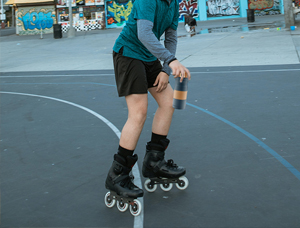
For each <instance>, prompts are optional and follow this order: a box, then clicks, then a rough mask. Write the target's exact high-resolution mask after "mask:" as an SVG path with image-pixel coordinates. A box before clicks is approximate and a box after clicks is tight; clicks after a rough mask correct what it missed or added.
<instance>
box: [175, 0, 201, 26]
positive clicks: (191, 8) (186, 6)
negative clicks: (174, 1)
mask: <svg viewBox="0 0 300 228" xmlns="http://www.w3.org/2000/svg"><path fill="white" fill-rule="evenodd" d="M198 12H199V11H198V0H179V21H184V16H185V15H190V16H192V17H194V18H195V17H198V16H199V13H198Z"/></svg>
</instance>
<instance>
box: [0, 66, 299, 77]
mask: <svg viewBox="0 0 300 228" xmlns="http://www.w3.org/2000/svg"><path fill="white" fill-rule="evenodd" d="M299 67H300V66H299ZM208 68H209V67H208ZM289 71H300V68H299V69H274V70H272V69H271V70H232V71H230V70H229V71H191V73H193V74H215V73H219V74H226V73H262V72H289ZM4 73H5V72H4ZM106 76H114V74H101V73H99V74H80V75H78V74H70V75H64V74H61V75H9V76H0V78H40V77H42V78H47V77H106Z"/></svg>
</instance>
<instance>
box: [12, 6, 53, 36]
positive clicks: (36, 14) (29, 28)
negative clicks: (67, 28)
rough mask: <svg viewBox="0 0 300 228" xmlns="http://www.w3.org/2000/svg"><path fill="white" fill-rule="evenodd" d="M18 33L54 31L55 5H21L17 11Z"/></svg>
mask: <svg viewBox="0 0 300 228" xmlns="http://www.w3.org/2000/svg"><path fill="white" fill-rule="evenodd" d="M16 19H17V31H16V32H17V34H19V35H29V34H39V33H41V30H42V31H43V33H52V32H53V29H52V26H53V24H54V23H55V10H54V7H53V6H40V7H19V8H18V11H17V13H16Z"/></svg>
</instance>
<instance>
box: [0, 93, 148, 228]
mask: <svg viewBox="0 0 300 228" xmlns="http://www.w3.org/2000/svg"><path fill="white" fill-rule="evenodd" d="M0 93H4V94H12V95H23V96H31V97H39V98H45V99H49V100H54V101H58V102H62V103H65V104H68V105H72V106H74V107H77V108H80V109H82V110H84V111H86V112H88V113H90V114H92V115H94V116H96V117H97V118H98V119H100V120H102V121H103V122H104V123H105V124H106V125H107V126H108V127H109V128H110V129H111V130H112V131H113V132H114V133H115V134H116V135H117V137H118V138H119V139H120V136H121V132H120V131H119V129H118V128H117V127H116V126H115V125H113V124H112V123H111V122H110V121H109V120H108V119H106V118H105V117H103V116H101V115H100V114H98V113H97V112H94V111H93V110H91V109H88V108H86V107H84V106H81V105H79V104H75V103H73V102H70V101H66V100H62V99H58V98H54V97H48V96H42V95H37V94H29V93H15V92H3V91H0ZM132 174H133V175H134V177H135V178H134V184H135V185H137V186H138V187H139V188H142V181H141V175H140V172H139V167H138V164H137V163H135V165H134V166H133V168H132ZM139 200H140V202H141V204H142V212H141V214H140V215H139V216H135V217H134V228H143V225H144V199H143V198H139Z"/></svg>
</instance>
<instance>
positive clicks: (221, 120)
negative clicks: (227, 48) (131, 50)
mask: <svg viewBox="0 0 300 228" xmlns="http://www.w3.org/2000/svg"><path fill="white" fill-rule="evenodd" d="M190 71H191V72H192V80H191V81H190V82H189V91H188V99H187V107H186V109H185V110H176V111H175V114H174V118H173V122H172V126H171V129H170V133H169V136H168V138H169V139H170V140H171V143H170V146H169V148H168V150H167V152H166V157H167V158H172V159H174V161H175V162H176V163H177V164H180V165H183V166H185V167H186V168H187V174H186V177H187V178H188V179H189V182H190V185H189V187H188V188H187V189H186V190H184V191H180V190H178V189H177V188H175V187H173V189H172V190H171V191H170V192H163V191H162V190H161V189H159V188H158V190H157V191H156V192H154V193H147V192H145V196H144V199H143V206H144V209H143V215H142V217H141V216H139V217H138V219H139V221H136V220H137V218H134V217H133V216H132V215H130V213H129V212H128V211H127V212H125V213H121V212H119V211H118V210H117V208H116V206H115V207H113V208H107V207H106V206H105V204H104V200H103V199H104V195H105V194H106V192H107V190H106V189H105V187H104V181H105V178H106V175H107V171H108V169H109V167H110V165H111V162H112V158H113V154H114V153H115V152H116V150H117V147H118V141H119V139H118V131H121V129H122V127H123V125H124V123H125V121H126V118H127V107H126V103H125V99H124V98H119V97H118V96H117V91H116V88H115V82H114V76H113V71H112V70H95V71H49V72H45V71H43V72H38V71H35V72H7V73H1V76H0V79H1V83H0V86H1V88H0V89H1V100H0V101H1V103H0V105H1V110H0V111H1V113H0V114H1V119H0V121H1V122H0V124H1V139H0V140H1V141H0V142H1V148H0V151H1V168H0V172H1V227H149V228H150V227H151V228H152V227H153V228H154V227H170V228H171V227H172V228H173V227H212V228H213V227H224V228H225V227H230V228H231V227H237V228H241V227H263V228H271V227H272V228H275V227H278V228H279V227H280V228H283V227H286V228H299V227H300V217H299V214H300V207H299V205H300V195H299V189H300V173H299V171H300V157H299V153H298V152H299V148H300V132H299V126H300V120H299V113H300V103H299V97H300V90H299V86H300V78H299V75H300V74H299V72H300V66H299V64H295V65H277V66H274V65H272V66H244V67H242V66H241V67H201V68H196V67H191V68H190ZM170 83H171V84H172V85H173V86H174V80H173V79H172V78H171V79H170ZM156 107H157V106H156V103H155V101H154V100H153V98H152V97H151V96H150V95H149V105H148V116H147V120H146V123H145V127H144V130H143V132H142V134H141V137H140V140H139V143H138V146H137V148H136V153H137V154H138V155H139V157H140V159H139V161H138V170H141V167H142V160H143V156H144V153H145V144H146V142H147V141H149V139H150V136H151V124H152V118H153V115H154V113H155V110H156ZM101 118H102V119H101ZM114 127H115V128H114ZM144 180H145V179H144V178H143V177H142V183H143V182H144Z"/></svg>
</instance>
